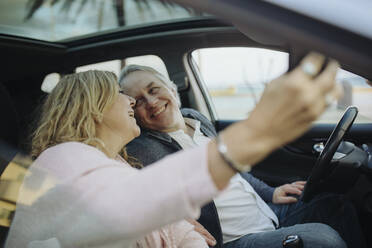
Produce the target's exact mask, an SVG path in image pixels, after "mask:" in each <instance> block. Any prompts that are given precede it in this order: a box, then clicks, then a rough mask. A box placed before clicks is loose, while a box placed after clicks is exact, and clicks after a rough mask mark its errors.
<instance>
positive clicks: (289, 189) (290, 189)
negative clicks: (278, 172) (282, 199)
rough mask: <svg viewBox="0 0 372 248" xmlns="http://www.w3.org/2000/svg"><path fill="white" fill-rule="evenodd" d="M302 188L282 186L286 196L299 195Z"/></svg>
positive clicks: (298, 186) (290, 185) (300, 186)
mask: <svg viewBox="0 0 372 248" xmlns="http://www.w3.org/2000/svg"><path fill="white" fill-rule="evenodd" d="M302 187H303V186H302V185H292V184H286V185H283V190H284V193H285V194H286V195H287V194H295V195H301V193H302V190H301V188H302Z"/></svg>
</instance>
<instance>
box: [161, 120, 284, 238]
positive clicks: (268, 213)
mask: <svg viewBox="0 0 372 248" xmlns="http://www.w3.org/2000/svg"><path fill="white" fill-rule="evenodd" d="M184 120H185V123H186V125H187V128H189V130H188V131H190V133H192V137H190V136H189V135H188V134H186V133H185V132H184V131H183V130H177V131H174V132H170V133H168V134H169V135H170V136H171V137H172V138H173V139H174V140H176V141H177V142H178V144H179V145H180V146H181V147H182V148H183V149H187V148H191V147H195V146H198V145H203V144H205V143H206V142H208V141H209V140H210V139H209V138H208V137H206V136H204V135H203V133H202V132H201V131H200V122H199V121H197V120H194V119H190V118H184ZM190 128H191V129H193V130H191V129H190ZM214 203H215V205H216V207H217V211H218V216H219V219H220V223H221V229H222V235H223V242H224V243H227V242H230V241H233V240H236V239H238V238H240V237H242V236H244V235H247V234H250V233H258V232H264V231H273V230H275V226H274V223H273V222H275V224H276V225H278V223H279V221H278V218H277V216H276V215H275V213H274V212H273V211H272V210H271V208H270V207H269V206H268V205H267V204H266V203H265V202H264V201H263V200H262V198H261V197H260V196H259V195H258V194H257V193H256V191H255V190H254V189H253V188H252V186H251V185H250V184H249V183H248V182H247V181H246V180H245V179H244V178H242V177H241V176H240V175H239V174H237V175H235V176H234V177H233V178H231V180H230V184H229V185H228V187H227V188H226V189H225V190H224V191H223V193H222V194H221V195H219V196H218V197H217V198H215V199H214Z"/></svg>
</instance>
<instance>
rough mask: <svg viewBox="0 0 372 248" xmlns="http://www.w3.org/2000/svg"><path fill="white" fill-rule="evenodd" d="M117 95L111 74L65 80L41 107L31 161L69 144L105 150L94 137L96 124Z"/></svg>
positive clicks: (73, 76)
mask: <svg viewBox="0 0 372 248" xmlns="http://www.w3.org/2000/svg"><path fill="white" fill-rule="evenodd" d="M118 91H119V86H118V84H117V77H116V75H115V74H114V73H113V72H108V71H86V72H79V73H74V74H70V75H66V76H64V77H63V78H62V79H61V80H60V81H59V83H58V84H57V86H56V87H55V88H54V89H53V90H52V92H51V93H50V94H49V95H48V97H47V99H46V100H45V102H44V104H43V106H42V110H41V118H40V120H39V124H38V128H37V129H36V130H35V132H34V133H33V138H32V149H31V155H32V157H33V158H36V157H38V156H39V155H40V153H42V152H43V151H44V150H46V149H47V148H49V147H51V146H54V145H57V144H60V143H63V142H68V141H77V142H82V143H85V144H88V145H91V146H94V147H96V148H98V149H100V150H104V149H105V145H104V144H103V142H102V141H101V140H99V139H98V138H97V136H96V123H97V122H101V121H102V118H103V112H104V111H105V109H107V107H109V106H110V105H111V104H112V103H113V102H114V101H115V99H116V97H117V96H118ZM124 155H126V153H125V151H124ZM125 159H127V158H125Z"/></svg>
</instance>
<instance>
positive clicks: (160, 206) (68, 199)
mask: <svg viewBox="0 0 372 248" xmlns="http://www.w3.org/2000/svg"><path fill="white" fill-rule="evenodd" d="M82 145H83V144H79V145H76V144H75V145H74V146H73V147H70V148H71V149H69V150H68V153H66V149H60V151H59V152H58V151H54V152H50V153H49V154H48V155H47V154H45V155H47V156H45V157H44V158H43V160H44V161H41V165H42V164H50V161H52V160H53V163H52V165H51V166H52V167H53V168H59V169H58V170H57V171H58V173H57V174H62V173H67V174H68V175H71V171H72V170H74V173H75V176H74V177H73V178H65V179H64V180H62V182H61V183H60V184H59V185H58V186H57V187H58V188H59V190H56V191H55V192H57V193H54V195H53V197H52V198H53V207H54V208H53V209H58V205H60V208H61V209H63V214H64V216H63V219H64V220H66V221H67V220H68V221H69V222H71V223H70V225H72V226H78V227H79V229H80V230H89V232H87V233H86V234H85V233H84V232H80V233H76V237H75V236H74V235H75V234H73V235H72V236H69V237H70V238H71V239H72V240H71V242H72V244H73V243H74V240H75V241H76V242H79V240H86V241H87V242H89V239H91V238H93V237H94V233H96V235H99V236H100V237H107V238H108V239H109V238H110V239H115V238H118V239H127V240H137V239H139V238H141V237H143V236H144V235H145V234H147V233H149V232H151V231H153V230H156V229H158V228H160V227H163V226H165V225H167V224H170V223H174V222H177V221H180V220H181V219H184V218H186V217H189V218H194V219H196V218H197V217H198V216H199V215H200V207H201V206H202V205H204V204H205V203H207V202H209V201H210V200H212V199H213V197H215V196H216V195H217V193H218V190H217V188H216V187H215V185H214V183H213V181H212V179H211V177H210V174H209V172H208V167H207V146H206V145H205V146H201V147H198V148H195V149H190V150H187V151H184V152H181V153H175V154H172V155H170V156H168V157H166V158H165V159H162V160H160V161H158V162H157V163H154V164H153V165H151V166H148V167H146V168H144V169H142V170H135V169H133V168H129V167H128V166H124V165H123V164H121V163H119V162H115V161H114V160H111V159H108V158H107V159H104V158H103V157H102V156H97V155H95V154H97V150H96V149H95V150H96V151H95V152H92V151H89V152H87V151H86V150H87V149H90V150H91V149H92V148H91V147H90V148H85V150H84V149H83V150H82V149H80V148H79V146H82ZM83 146H86V145H83ZM93 155H95V156H96V157H94V156H93ZM92 157H93V158H94V159H93V158H92ZM66 160H69V162H68V163H66ZM48 161H49V162H48ZM94 161H96V162H95V165H94V166H92V163H94ZM97 161H98V162H97ZM118 165H119V166H118ZM76 168H84V170H83V171H81V172H79V173H77V171H76V170H77V169H76ZM66 171H67V172H66ZM54 176H56V175H54ZM64 176H66V175H64ZM55 194H59V195H55ZM49 202H51V201H50V200H49ZM66 204H68V207H69V208H68V211H67V212H66V208H65V206H66ZM54 211H56V214H58V211H57V210H54ZM72 222H74V223H72ZM67 231H68V230H67ZM62 232H64V231H62Z"/></svg>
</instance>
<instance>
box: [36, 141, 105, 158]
mask: <svg viewBox="0 0 372 248" xmlns="http://www.w3.org/2000/svg"><path fill="white" fill-rule="evenodd" d="M86 156H94V157H101V158H107V157H106V155H105V154H104V153H103V152H102V151H100V150H99V149H97V148H95V147H93V146H90V145H87V144H84V143H81V142H75V141H71V142H64V143H61V144H57V145H54V146H52V147H49V148H48V149H46V150H45V151H43V152H42V153H41V154H40V156H39V157H38V159H40V158H49V157H53V158H56V157H57V158H62V159H64V158H68V157H75V158H84V157H86ZM107 159H108V158H107Z"/></svg>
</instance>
